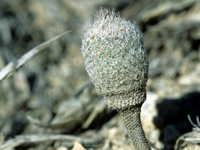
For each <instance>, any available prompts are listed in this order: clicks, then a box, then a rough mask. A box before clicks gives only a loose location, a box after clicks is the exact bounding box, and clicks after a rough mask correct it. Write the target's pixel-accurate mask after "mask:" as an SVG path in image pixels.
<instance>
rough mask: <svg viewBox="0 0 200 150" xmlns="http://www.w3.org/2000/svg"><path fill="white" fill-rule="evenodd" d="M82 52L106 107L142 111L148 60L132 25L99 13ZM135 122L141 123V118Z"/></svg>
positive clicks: (102, 11) (110, 13)
mask: <svg viewBox="0 0 200 150" xmlns="http://www.w3.org/2000/svg"><path fill="white" fill-rule="evenodd" d="M81 52H82V55H83V58H84V59H85V66H86V70H87V72H88V74H89V76H90V78H91V80H92V82H93V83H94V84H95V87H96V89H97V90H98V92H99V93H100V94H102V95H103V96H104V97H105V99H106V100H107V103H108V106H109V107H111V108H112V109H117V110H118V111H119V112H121V114H127V113H125V112H124V113H123V111H124V110H130V109H129V108H135V106H137V108H138V106H139V108H140V107H141V105H142V104H143V102H144V101H145V99H146V90H145V88H146V82H147V79H148V56H147V52H146V49H145V47H144V44H143V40H142V34H141V33H140V31H139V30H138V28H137V27H136V26H135V25H134V24H132V23H130V22H129V21H126V20H124V19H122V18H120V16H119V14H117V13H115V12H114V10H111V9H105V8H101V9H99V10H98V11H97V13H96V15H95V20H94V23H93V24H92V25H91V26H90V29H89V30H87V31H86V32H85V33H84V35H83V37H82V48H81ZM138 112H139V114H140V109H138ZM123 118H126V116H123ZM138 119H139V122H140V116H139V118H138ZM137 121H138V120H137ZM126 122H127V121H126ZM129 122H130V123H131V122H132V120H131V121H129ZM140 125H141V123H140ZM128 126H129V125H128ZM128 130H130V129H128ZM129 135H130V134H129Z"/></svg>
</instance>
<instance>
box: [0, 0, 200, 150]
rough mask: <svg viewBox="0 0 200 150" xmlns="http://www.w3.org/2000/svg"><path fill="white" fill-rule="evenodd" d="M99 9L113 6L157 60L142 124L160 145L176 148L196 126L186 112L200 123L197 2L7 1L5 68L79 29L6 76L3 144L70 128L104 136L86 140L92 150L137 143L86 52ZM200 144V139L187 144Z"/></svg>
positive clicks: (3, 6)
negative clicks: (110, 104) (99, 87)
mask: <svg viewBox="0 0 200 150" xmlns="http://www.w3.org/2000/svg"><path fill="white" fill-rule="evenodd" d="M99 7H107V8H109V7H110V8H114V9H115V10H116V11H117V12H119V13H120V14H121V17H122V18H124V19H126V20H130V21H131V22H132V23H135V24H136V25H137V26H138V27H139V28H140V30H141V31H142V33H143V38H144V43H145V45H146V49H147V51H148V54H149V62H150V65H149V80H148V85H147V101H146V102H145V104H144V105H143V108H142V123H143V126H144V130H145V132H146V136H147V139H148V140H149V142H150V144H151V146H152V147H153V149H166V150H171V149H174V145H175V142H176V140H177V139H178V138H179V137H180V136H181V135H183V134H185V133H187V132H190V131H192V127H193V126H192V125H191V123H190V122H189V121H188V118H187V115H190V116H191V119H192V120H193V121H194V123H195V124H197V123H198V122H196V120H195V118H196V116H200V109H199V108H200V3H199V1H198V0H162V1H160V0H59V1H54V0H42V1H41V0H17V1H7V0H1V1H0V70H1V69H2V68H4V67H5V66H6V65H7V64H8V63H9V62H15V61H17V60H18V59H19V58H20V57H21V56H22V55H23V54H25V53H26V52H28V51H29V50H30V49H31V48H33V47H35V46H37V45H39V44H40V43H42V42H44V41H46V40H48V39H50V38H52V37H54V36H56V35H58V34H60V33H63V32H65V31H68V30H72V32H70V33H68V34H67V35H65V36H64V37H62V38H61V39H59V40H57V41H56V42H54V43H53V44H51V45H50V46H49V47H48V48H47V49H46V50H44V51H42V52H41V53H39V54H38V55H37V56H35V57H34V58H32V59H31V60H29V61H28V62H27V63H26V64H25V65H24V66H23V67H22V68H21V69H19V70H18V71H17V72H16V73H15V74H14V75H13V76H11V77H9V78H7V79H4V80H3V81H2V82H0V144H2V145H3V144H4V143H6V141H8V140H9V139H13V138H15V137H16V136H17V135H32V134H38V135H56V134H63V135H68V134H70V135H75V136H77V137H82V138H92V139H94V138H93V137H97V140H96V141H95V140H94V141H93V142H90V143H89V144H88V143H87V142H86V143H84V142H81V141H80V144H81V145H82V146H83V147H84V148H85V149H105V150H129V149H134V147H133V146H132V144H131V141H130V139H128V136H127V133H126V129H125V127H124V125H123V122H122V119H121V117H120V116H119V115H118V114H117V113H116V112H115V111H112V110H110V109H108V108H107V106H106V102H105V101H104V99H103V98H102V97H101V96H99V95H98V94H97V93H96V91H95V89H94V86H93V84H92V83H91V81H90V80H89V77H88V75H87V73H86V70H85V67H84V60H83V58H82V56H81V52H80V47H81V36H82V34H83V33H84V31H86V30H87V29H88V28H89V26H90V24H91V23H92V21H93V16H94V13H95V11H96V10H97V9H98V8H99ZM91 114H92V115H91ZM69 118H70V119H69ZM199 135H200V133H199ZM72 147H74V150H75V149H76V148H75V144H74V141H73V140H72V141H70V142H69V141H68V142H66V140H63V139H59V140H54V141H48V140H47V141H46V142H36V143H34V144H29V143H26V142H25V144H20V145H18V146H17V147H16V148H11V149H17V150H20V149H29V150H35V149H49V150H54V149H55V150H61V148H62V150H67V149H71V148H72ZM195 148H197V149H200V147H199V146H198V142H197V143H196V144H194V143H190V144H185V147H184V148H183V149H184V150H186V149H187V150H189V149H195Z"/></svg>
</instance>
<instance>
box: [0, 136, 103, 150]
mask: <svg viewBox="0 0 200 150" xmlns="http://www.w3.org/2000/svg"><path fill="white" fill-rule="evenodd" d="M56 140H65V141H68V142H72V143H73V142H75V141H79V142H80V143H83V144H88V145H89V144H94V143H95V144H97V143H99V142H101V141H102V138H101V137H98V136H97V137H93V138H90V139H89V138H81V137H77V136H73V135H21V136H16V138H14V139H11V140H8V141H6V142H5V143H4V144H2V145H0V150H4V149H7V148H13V147H16V146H19V145H22V144H30V143H38V142H45V141H56Z"/></svg>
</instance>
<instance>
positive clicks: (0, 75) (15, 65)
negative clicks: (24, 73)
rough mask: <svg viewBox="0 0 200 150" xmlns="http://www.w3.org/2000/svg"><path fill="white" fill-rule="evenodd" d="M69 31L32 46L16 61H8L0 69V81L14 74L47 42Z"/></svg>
mask: <svg viewBox="0 0 200 150" xmlns="http://www.w3.org/2000/svg"><path fill="white" fill-rule="evenodd" d="M69 32H71V31H66V32H64V33H62V34H59V35H57V36H55V37H53V38H51V39H50V40H48V41H46V42H44V43H42V44H40V45H38V46H36V47H34V48H33V49H31V50H29V51H28V52H27V53H25V54H24V55H23V56H22V57H21V58H20V59H18V60H17V61H16V62H10V63H9V64H8V65H6V66H5V67H4V68H3V69H2V70H1V71H0V82H1V81H3V79H5V78H6V77H9V76H11V75H13V74H14V72H16V71H17V70H18V69H19V68H21V67H22V66H23V65H24V64H25V63H26V62H27V61H28V60H29V59H31V58H32V57H33V56H35V55H36V54H38V53H39V52H41V51H42V50H44V49H45V48H46V47H47V46H49V44H51V43H52V42H54V41H55V40H57V39H59V38H61V37H62V36H64V35H66V34H67V33H69Z"/></svg>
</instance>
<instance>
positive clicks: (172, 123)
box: [153, 92, 200, 150]
mask: <svg viewBox="0 0 200 150" xmlns="http://www.w3.org/2000/svg"><path fill="white" fill-rule="evenodd" d="M156 107H157V111H158V116H157V117H155V118H154V120H153V121H154V124H155V126H156V127H157V128H158V129H159V130H160V131H161V136H160V137H159V138H160V140H161V141H162V142H163V143H164V144H165V149H167V150H168V149H169V150H171V149H173V146H174V144H175V142H176V140H177V138H178V137H179V136H180V135H182V134H184V133H186V132H189V131H191V130H192V127H193V126H192V125H191V123H190V122H189V120H188V117H187V115H190V117H191V119H192V121H193V122H194V123H195V124H196V117H197V116H200V108H199V107H200V92H191V93H188V94H186V95H184V96H183V97H181V98H178V99H164V100H162V101H161V102H159V103H157V105H156Z"/></svg>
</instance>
